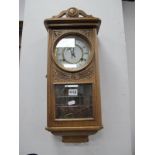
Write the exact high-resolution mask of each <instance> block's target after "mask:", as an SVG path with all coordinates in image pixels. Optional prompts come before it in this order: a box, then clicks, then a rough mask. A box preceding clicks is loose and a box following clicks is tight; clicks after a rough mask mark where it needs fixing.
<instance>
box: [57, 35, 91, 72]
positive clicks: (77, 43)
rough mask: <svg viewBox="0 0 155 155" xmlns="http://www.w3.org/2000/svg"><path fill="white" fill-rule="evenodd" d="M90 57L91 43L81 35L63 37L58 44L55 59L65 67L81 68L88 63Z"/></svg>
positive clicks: (75, 69)
mask: <svg viewBox="0 0 155 155" xmlns="http://www.w3.org/2000/svg"><path fill="white" fill-rule="evenodd" d="M89 59H90V47H89V44H88V43H87V41H86V40H84V39H82V38H81V37H79V36H68V37H65V38H62V39H61V40H60V41H59V42H58V43H57V45H56V48H55V60H56V62H57V64H58V65H59V66H60V67H61V68H63V69H66V70H70V71H77V70H80V69H82V68H84V67H85V66H86V65H87V64H88V61H89Z"/></svg>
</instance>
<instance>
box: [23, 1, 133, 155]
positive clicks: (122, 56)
mask: <svg viewBox="0 0 155 155" xmlns="http://www.w3.org/2000/svg"><path fill="white" fill-rule="evenodd" d="M121 3H122V2H121V0H108V1H107V0H96V1H90V0H85V1H82V0H78V1H71V0H66V1H65V3H64V1H62V0H59V1H58V0H44V1H37V0H33V1H31V0H27V1H26V3H25V11H24V29H23V38H22V49H21V58H20V155H26V154H28V153H32V152H34V153H38V155H50V154H52V155H61V154H68V155H79V154H81V155H87V154H89V155H96V154H97V155H102V154H105V155H114V154H115V155H131V125H130V120H131V119H130V108H131V107H130V104H129V103H130V100H129V97H130V96H129V95H130V94H129V80H128V67H127V53H126V46H125V33H124V25H123V14H122V4H121ZM71 6H76V7H78V8H80V9H83V10H84V11H86V12H87V13H88V14H93V15H94V16H97V17H99V18H101V19H102V25H101V28H100V31H99V35H98V38H99V56H100V57H99V58H100V73H101V74H100V82H101V99H102V116H103V123H104V127H105V128H104V129H103V130H101V131H100V132H98V133H97V134H95V135H92V136H90V141H89V143H85V144H64V143H61V141H60V137H55V136H53V135H52V134H50V133H49V132H47V131H45V130H44V128H45V126H46V94H47V92H46V78H45V75H46V67H47V66H46V64H47V32H46V30H45V27H44V25H43V20H44V19H45V18H47V17H50V16H52V15H56V14H57V13H59V12H60V11H61V10H63V9H67V8H69V7H71Z"/></svg>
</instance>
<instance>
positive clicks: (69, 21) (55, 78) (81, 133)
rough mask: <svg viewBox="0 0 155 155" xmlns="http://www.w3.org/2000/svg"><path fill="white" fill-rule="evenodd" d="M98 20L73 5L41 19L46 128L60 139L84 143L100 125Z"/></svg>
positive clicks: (99, 21)
mask: <svg viewBox="0 0 155 155" xmlns="http://www.w3.org/2000/svg"><path fill="white" fill-rule="evenodd" d="M100 23H101V20H100V19H99V18H96V17H93V16H91V15H87V14H86V13H85V12H84V11H82V10H78V9H77V8H69V9H68V10H64V11H62V12H60V14H59V15H57V16H53V17H52V18H48V19H45V21H44V24H45V27H46V29H47V31H48V36H49V37H48V65H47V127H46V129H47V130H48V131H50V132H51V133H53V134H55V135H60V136H62V141H63V142H70V143H73V142H79V143H80V142H88V136H89V135H91V134H94V133H96V132H97V131H98V130H100V129H101V128H102V127H103V126H102V120H101V103H100V88H99V85H100V84H99V69H98V49H97V46H98V45H97V33H98V30H99V27H100Z"/></svg>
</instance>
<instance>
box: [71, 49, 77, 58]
mask: <svg viewBox="0 0 155 155" xmlns="http://www.w3.org/2000/svg"><path fill="white" fill-rule="evenodd" d="M71 53H72V56H73V57H74V58H76V56H75V52H74V48H72V51H71Z"/></svg>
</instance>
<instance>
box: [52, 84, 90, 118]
mask: <svg viewBox="0 0 155 155" xmlns="http://www.w3.org/2000/svg"><path fill="white" fill-rule="evenodd" d="M55 88H56V89H55V90H56V91H55V96H56V99H55V102H56V118H57V119H71V118H72V119H74V118H92V117H93V116H92V113H93V112H92V85H91V84H79V85H76V84H75V85H64V84H56V85H55Z"/></svg>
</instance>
